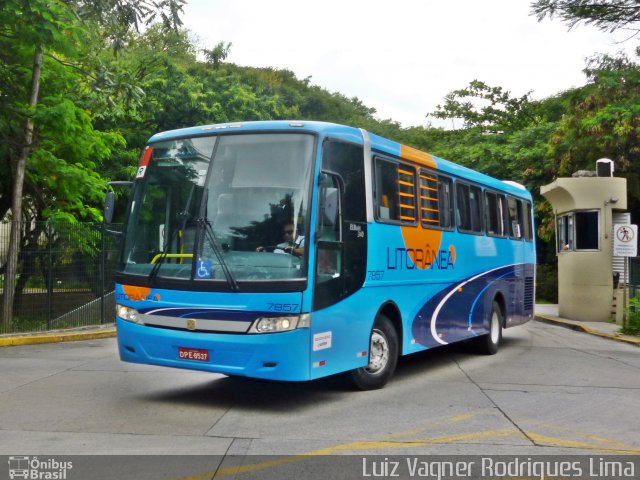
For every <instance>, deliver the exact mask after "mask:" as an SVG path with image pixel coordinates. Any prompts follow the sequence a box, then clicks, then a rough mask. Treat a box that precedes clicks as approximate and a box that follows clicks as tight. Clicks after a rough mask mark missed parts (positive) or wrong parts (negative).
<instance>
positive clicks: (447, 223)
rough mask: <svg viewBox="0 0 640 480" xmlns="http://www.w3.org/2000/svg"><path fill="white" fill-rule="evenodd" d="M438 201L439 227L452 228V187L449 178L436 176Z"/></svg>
mask: <svg viewBox="0 0 640 480" xmlns="http://www.w3.org/2000/svg"><path fill="white" fill-rule="evenodd" d="M438 200H439V202H440V227H442V228H444V229H447V230H449V229H451V228H453V185H452V182H451V179H450V178H447V177H442V176H438Z"/></svg>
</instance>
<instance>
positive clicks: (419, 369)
mask: <svg viewBox="0 0 640 480" xmlns="http://www.w3.org/2000/svg"><path fill="white" fill-rule="evenodd" d="M520 343H522V340H519V339H510V338H504V339H503V345H502V347H501V351H500V352H498V354H497V357H496V358H499V357H500V354H501V353H502V354H504V353H505V350H506V351H508V350H509V349H510V348H513V347H515V346H517V345H518V344H520ZM476 356H478V355H477V354H476V353H475V352H474V351H473V346H472V344H469V343H457V344H454V345H449V346H443V347H439V348H435V349H432V350H427V351H424V352H419V353H415V354H412V355H408V356H406V357H401V358H400V361H399V362H398V367H397V370H396V373H395V375H394V379H393V380H392V381H391V382H390V383H389V384H388V385H387V386H386V387H385V388H387V389H393V388H394V386H395V387H396V388H397V387H398V385H397V384H398V383H400V382H403V383H404V382H407V381H409V382H410V381H411V380H412V379H413V380H415V379H416V378H417V377H424V376H425V375H426V378H427V379H428V376H429V374H430V373H431V374H433V375H435V374H436V373H437V372H438V371H439V370H441V369H443V368H449V367H451V365H452V364H453V363H454V362H456V361H460V360H467V359H470V358H473V357H476ZM478 357H480V356H478ZM422 381H424V378H423V379H422ZM371 394H372V392H359V391H357V390H355V389H354V387H353V386H352V385H351V382H350V379H349V376H348V374H340V375H333V376H330V377H326V378H321V379H318V380H314V381H310V382H282V381H271V380H260V379H252V378H244V377H221V378H216V379H215V380H212V381H210V382H205V383H202V384H199V385H196V386H192V387H187V388H185V387H182V388H179V389H169V390H165V391H160V392H156V393H153V394H150V395H145V396H144V400H146V401H151V402H163V403H164V402H167V403H172V404H184V405H200V406H203V407H216V408H231V407H233V408H234V409H247V410H251V411H256V410H262V411H269V412H274V413H279V412H282V413H291V412H293V411H303V410H307V409H309V408H313V407H314V406H315V405H317V404H319V403H323V404H326V403H327V402H333V401H339V400H340V399H342V398H344V397H346V396H349V395H371Z"/></svg>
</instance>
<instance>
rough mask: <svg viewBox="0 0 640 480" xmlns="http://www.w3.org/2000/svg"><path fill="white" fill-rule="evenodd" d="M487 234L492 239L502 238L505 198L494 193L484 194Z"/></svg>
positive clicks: (503, 233) (504, 232)
mask: <svg viewBox="0 0 640 480" xmlns="http://www.w3.org/2000/svg"><path fill="white" fill-rule="evenodd" d="M485 208H486V216H485V218H486V224H487V234H489V235H491V236H493V237H504V236H505V235H506V231H505V228H504V210H505V198H504V195H500V194H498V193H494V192H485Z"/></svg>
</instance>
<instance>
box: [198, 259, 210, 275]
mask: <svg viewBox="0 0 640 480" xmlns="http://www.w3.org/2000/svg"><path fill="white" fill-rule="evenodd" d="M196 278H213V270H212V265H211V261H210V260H198V263H196Z"/></svg>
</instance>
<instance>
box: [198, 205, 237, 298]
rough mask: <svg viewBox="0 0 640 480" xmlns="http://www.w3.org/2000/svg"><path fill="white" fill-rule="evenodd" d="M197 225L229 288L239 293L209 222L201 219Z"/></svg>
mask: <svg viewBox="0 0 640 480" xmlns="http://www.w3.org/2000/svg"><path fill="white" fill-rule="evenodd" d="M198 224H199V225H201V228H202V230H203V231H204V234H205V237H206V238H207V240H208V241H209V244H210V245H211V249H212V250H213V253H214V254H215V256H216V258H217V259H218V263H220V268H222V273H224V278H225V279H226V280H227V283H228V284H229V287H230V288H231V290H232V291H234V292H237V291H239V290H240V286H239V285H238V282H237V281H236V279H235V277H234V276H233V273H231V270H230V269H229V266H228V265H227V262H226V261H225V259H224V256H223V255H222V249H221V248H220V244H219V243H218V239H217V238H216V234H215V232H214V231H213V227H211V223H209V220H207V219H206V218H204V217H201V218H199V219H198Z"/></svg>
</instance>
